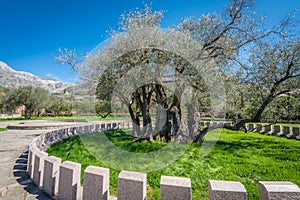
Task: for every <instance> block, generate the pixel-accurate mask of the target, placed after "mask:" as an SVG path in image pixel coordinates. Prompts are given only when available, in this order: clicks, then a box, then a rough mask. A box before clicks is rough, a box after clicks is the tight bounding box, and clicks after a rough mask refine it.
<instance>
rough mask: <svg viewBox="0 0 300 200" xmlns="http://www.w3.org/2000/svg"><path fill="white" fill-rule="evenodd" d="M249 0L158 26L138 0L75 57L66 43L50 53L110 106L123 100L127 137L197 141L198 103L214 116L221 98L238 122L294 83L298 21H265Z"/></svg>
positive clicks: (155, 15)
mask: <svg viewBox="0 0 300 200" xmlns="http://www.w3.org/2000/svg"><path fill="white" fill-rule="evenodd" d="M252 6H253V2H252V1H246V0H231V1H229V2H228V4H227V6H226V8H225V10H224V12H223V13H222V14H221V15H218V14H208V15H203V16H202V17H201V18H199V19H195V18H186V19H184V20H183V21H182V22H181V23H180V24H179V25H178V26H177V27H175V28H168V29H162V28H161V27H160V21H161V20H162V18H163V14H164V12H163V11H153V10H152V8H151V6H150V5H145V8H144V9H135V10H131V11H129V12H128V13H125V14H123V15H121V20H120V23H119V24H120V30H121V32H118V31H114V32H112V34H111V38H110V39H109V40H107V41H106V42H104V43H103V44H102V46H100V47H99V48H96V50H94V51H93V52H91V53H89V54H87V55H86V56H85V58H84V60H85V61H84V62H83V64H80V63H79V62H78V57H76V54H75V51H70V50H67V49H64V50H61V56H59V57H58V58H57V59H58V60H60V61H61V62H64V63H68V64H69V65H70V66H71V68H73V69H75V70H77V71H78V72H79V74H80V77H81V79H82V80H83V81H84V82H85V83H86V84H87V86H88V87H89V88H91V90H94V91H95V93H96V95H97V97H98V99H99V100H101V101H111V102H112V109H113V103H115V102H120V103H122V104H124V105H125V106H126V107H127V108H128V112H129V114H130V117H131V119H132V121H133V122H134V124H135V127H134V131H133V135H134V136H135V137H137V138H149V137H158V138H162V137H163V138H165V139H166V140H167V141H171V140H177V141H195V142H197V141H200V140H201V139H202V138H203V136H204V135H205V134H206V132H207V131H208V129H203V130H200V127H199V120H200V116H201V112H200V110H201V106H203V105H206V106H207V105H208V106H207V107H206V109H204V110H210V113H211V115H214V116H219V117H221V118H224V117H225V109H224V107H225V105H226V107H227V108H228V110H230V112H236V111H235V110H236V109H238V110H240V111H239V112H238V116H239V118H242V120H238V121H236V124H235V125H234V126H233V127H228V128H232V129H240V128H241V127H243V126H244V124H245V123H246V122H249V121H260V120H261V117H262V114H263V112H264V111H265V109H266V108H267V107H268V106H269V105H270V103H271V102H272V101H273V100H274V99H276V98H277V97H279V96H280V95H283V94H288V93H290V92H293V91H296V90H299V77H300V73H299V72H300V66H299V52H300V51H299V47H300V45H299V41H300V40H299V34H298V35H297V34H295V32H294V31H293V30H292V28H293V27H294V25H295V23H298V22H295V21H293V18H292V17H290V16H289V17H287V18H285V19H283V20H282V21H280V22H279V24H278V25H277V26H275V27H271V28H270V27H269V26H266V25H265V22H264V18H263V17H261V16H257V15H255V14H254V12H253V10H252ZM223 80H224V82H223ZM225 89H226V92H227V98H226V97H225V96H224V95H223V93H225ZM226 99H228V101H227V103H226ZM249 104H250V106H249ZM247 109H250V110H251V113H250V114H249V112H246V110H247ZM202 110H203V109H202ZM243 111H245V112H243ZM244 113H247V115H245V114H244ZM153 126H154V127H153ZM141 127H142V128H141Z"/></svg>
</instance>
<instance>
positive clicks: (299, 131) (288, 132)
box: [200, 121, 300, 140]
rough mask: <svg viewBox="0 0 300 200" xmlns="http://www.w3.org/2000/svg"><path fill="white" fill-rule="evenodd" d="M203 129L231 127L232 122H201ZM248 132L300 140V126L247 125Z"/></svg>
mask: <svg viewBox="0 0 300 200" xmlns="http://www.w3.org/2000/svg"><path fill="white" fill-rule="evenodd" d="M200 125H201V126H202V127H223V126H231V125H232V122H228V121H206V122H203V121H202V122H200ZM246 128H247V131H249V132H260V133H267V134H270V135H278V136H282V137H287V138H291V139H298V140H300V126H288V125H278V124H266V123H247V124H246Z"/></svg>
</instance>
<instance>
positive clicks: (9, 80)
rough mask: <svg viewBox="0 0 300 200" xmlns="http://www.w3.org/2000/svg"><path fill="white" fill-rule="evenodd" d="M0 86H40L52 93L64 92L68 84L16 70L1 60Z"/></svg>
mask: <svg viewBox="0 0 300 200" xmlns="http://www.w3.org/2000/svg"><path fill="white" fill-rule="evenodd" d="M0 86H3V87H8V88H18V87H22V86H33V87H40V88H44V89H46V90H48V91H49V92H50V93H58V92H62V91H63V90H64V89H65V88H66V87H68V85H66V84H64V83H63V82H61V81H59V80H54V79H45V78H41V77H39V76H35V75H33V74H31V73H28V72H22V71H16V70H14V69H12V68H11V67H9V66H8V65H7V64H6V63H4V62H1V61H0Z"/></svg>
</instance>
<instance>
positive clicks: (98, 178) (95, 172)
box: [83, 166, 109, 200]
mask: <svg viewBox="0 0 300 200" xmlns="http://www.w3.org/2000/svg"><path fill="white" fill-rule="evenodd" d="M108 199H109V169H107V168H102V167H94V166H88V167H87V168H86V169H85V171H84V185H83V200H108Z"/></svg>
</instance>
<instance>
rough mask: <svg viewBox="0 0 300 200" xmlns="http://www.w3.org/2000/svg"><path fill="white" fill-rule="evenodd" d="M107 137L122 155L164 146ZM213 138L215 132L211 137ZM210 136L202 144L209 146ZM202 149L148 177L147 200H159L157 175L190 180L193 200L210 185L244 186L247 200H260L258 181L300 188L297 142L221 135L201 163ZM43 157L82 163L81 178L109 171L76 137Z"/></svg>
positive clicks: (119, 134) (113, 175)
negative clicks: (91, 169)
mask: <svg viewBox="0 0 300 200" xmlns="http://www.w3.org/2000/svg"><path fill="white" fill-rule="evenodd" d="M93 134H101V133H93ZM93 134H87V137H88V138H86V139H85V144H86V141H89V139H90V140H91V142H92V140H93ZM105 134H106V136H107V138H109V139H110V140H111V141H112V142H113V143H114V144H115V145H117V146H119V147H120V148H122V149H124V150H126V151H132V152H140V153H142V152H151V151H155V150H157V149H160V148H162V147H164V146H165V145H166V144H165V143H164V142H157V141H155V142H147V141H142V142H135V141H133V139H132V138H131V136H128V135H127V134H126V133H125V132H124V131H121V130H117V131H108V132H106V133H105ZM212 134H214V131H211V132H210V133H209V135H212ZM209 135H208V136H207V140H206V141H207V142H212V141H210V140H213V139H210V138H211V137H209ZM200 147H201V144H191V145H189V146H188V148H187V150H186V151H185V153H184V154H183V155H182V156H181V157H180V158H179V159H178V160H177V161H176V162H174V163H172V164H170V165H168V166H167V167H164V168H162V169H159V170H157V171H151V172H147V184H148V189H147V190H148V191H147V196H148V199H159V182H160V176H161V175H169V176H180V177H190V178H191V180H192V190H193V199H197V200H198V199H200V200H201V199H208V180H232V181H240V182H242V183H243V184H244V185H245V187H246V189H247V192H248V199H250V200H254V199H255V200H256V199H259V193H258V186H257V182H258V181H291V182H293V183H295V184H297V185H298V186H300V170H299V169H300V156H299V155H300V141H297V140H290V139H286V138H282V137H274V136H270V135H264V134H260V133H247V134H245V133H244V132H240V131H229V130H225V129H224V131H223V133H222V134H221V136H220V138H219V140H218V142H217V143H216V145H215V146H214V148H213V150H212V151H211V152H210V153H209V154H208V155H207V156H206V157H204V158H202V159H201V158H200V157H199V151H200ZM104 148H106V147H105V146H103V147H102V146H101V145H98V146H97V149H96V151H99V152H103V151H104ZM94 150H95V149H94ZM47 152H48V153H49V155H54V156H58V157H61V158H62V159H63V160H64V161H65V160H70V161H74V162H79V163H81V164H82V176H83V171H84V169H85V168H86V167H87V166H89V165H96V166H102V167H109V166H105V165H104V164H103V163H102V162H101V160H100V161H99V160H97V159H96V158H95V157H94V156H93V155H91V154H90V153H89V151H88V150H87V148H86V147H85V146H84V145H83V142H82V140H81V139H80V138H79V137H73V138H67V139H65V140H63V141H60V142H57V143H55V144H53V145H52V146H51V147H50V148H49V149H48V150H47ZM162 156H164V155H162ZM119 159H121V158H119ZM128 162H130V161H128ZM119 172H120V171H118V170H114V169H110V192H111V194H112V195H116V192H117V177H118V174H119ZM82 178H83V177H82Z"/></svg>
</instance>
